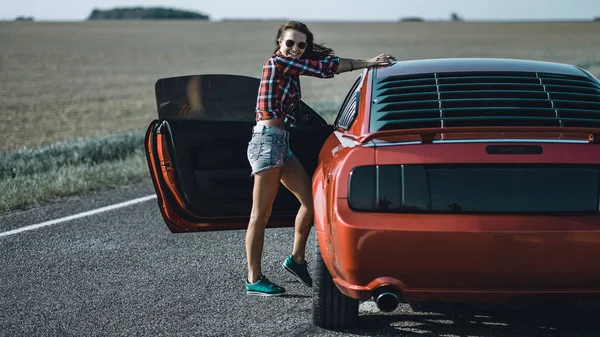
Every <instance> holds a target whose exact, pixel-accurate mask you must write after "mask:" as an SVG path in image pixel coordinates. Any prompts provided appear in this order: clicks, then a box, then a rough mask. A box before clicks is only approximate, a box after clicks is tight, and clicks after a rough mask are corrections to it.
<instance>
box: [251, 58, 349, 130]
mask: <svg viewBox="0 0 600 337" xmlns="http://www.w3.org/2000/svg"><path fill="white" fill-rule="evenodd" d="M339 64H340V58H339V57H336V56H328V57H326V58H324V59H322V60H319V61H314V60H308V59H296V58H293V57H287V56H284V55H283V54H282V53H281V51H279V50H278V51H277V52H276V53H275V54H273V55H272V56H271V57H270V58H269V59H268V60H267V62H266V63H265V65H264V66H263V71H262V78H261V81H260V86H259V88H258V98H257V99H256V121H259V120H266V119H273V118H285V117H288V118H290V119H292V120H293V119H294V113H295V109H296V108H297V107H298V105H299V103H300V98H301V96H302V93H301V90H300V75H306V76H313V77H321V78H332V77H333V75H334V74H335V71H336V70H337V68H338V65H339Z"/></svg>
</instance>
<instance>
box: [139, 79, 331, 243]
mask: <svg viewBox="0 0 600 337" xmlns="http://www.w3.org/2000/svg"><path fill="white" fill-rule="evenodd" d="M259 82H260V80H259V79H258V78H253V77H246V76H237V75H197V76H183V77H173V78H165V79H160V80H158V81H157V82H156V86H155V91H156V103H157V108H158V119H156V120H154V121H152V122H151V123H150V125H149V127H148V130H147V131H146V137H145V141H144V146H145V148H146V157H147V160H148V167H149V169H150V174H151V177H152V181H153V183H154V188H155V190H156V194H157V196H158V205H159V207H160V211H161V213H162V215H163V218H164V220H165V223H166V224H167V226H168V228H169V230H170V231H171V232H174V233H178V232H189V231H206V230H225V229H242V228H246V226H247V224H248V220H249V216H250V210H251V207H252V186H253V183H254V179H253V178H252V177H251V176H250V173H251V168H250V164H249V163H248V160H247V157H246V151H247V147H248V142H249V141H250V138H251V136H252V127H253V126H254V125H255V124H256V123H255V121H254V116H255V115H254V109H255V105H256V95H257V94H258V86H259ZM288 131H289V132H290V147H291V149H292V152H293V153H294V155H295V156H296V157H297V158H298V160H299V161H300V163H302V165H303V166H304V168H305V169H306V171H307V172H308V174H309V176H312V175H313V173H314V171H315V169H316V166H317V159H318V154H319V151H320V149H321V147H322V145H323V143H324V142H325V140H326V138H327V137H328V136H329V135H330V134H331V133H332V131H333V129H332V126H331V125H327V123H326V122H325V120H324V119H323V118H322V117H320V116H319V115H318V114H316V113H315V111H313V110H312V109H311V108H310V107H308V106H307V105H306V104H304V103H301V106H300V109H299V111H298V114H297V116H296V124H295V125H293V126H289V127H288ZM299 207H300V204H299V202H298V201H297V200H296V198H295V197H294V195H293V194H291V193H290V192H289V191H288V190H287V189H286V188H285V187H283V185H280V190H279V193H278V195H277V198H276V199H275V203H274V205H273V212H272V215H271V220H270V221H269V223H268V224H267V226H268V227H282V226H290V227H292V226H293V225H294V218H295V215H296V212H297V211H298V208H299Z"/></svg>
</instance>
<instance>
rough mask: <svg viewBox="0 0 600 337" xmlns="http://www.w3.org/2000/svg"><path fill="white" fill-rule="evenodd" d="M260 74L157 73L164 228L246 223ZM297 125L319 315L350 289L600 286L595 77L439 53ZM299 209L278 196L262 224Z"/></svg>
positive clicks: (331, 320) (354, 310) (421, 293)
mask: <svg viewBox="0 0 600 337" xmlns="http://www.w3.org/2000/svg"><path fill="white" fill-rule="evenodd" d="M258 84H259V79H258V78H252V77H244V76H233V75H200V76H186V77H175V78H166V79H160V80H159V81H158V82H157V83H156V99H157V107H158V119H156V120H155V121H153V122H152V123H151V124H150V126H149V128H148V131H147V135H146V139H145V146H146V150H147V158H148V165H149V168H150V172H151V175H152V179H153V182H154V186H155V188H156V192H157V194H158V203H159V207H160V210H161V212H162V214H163V217H164V220H165V223H166V224H167V226H168V228H169V229H170V230H171V231H172V232H193V231H209V230H224V229H243V228H245V226H246V225H247V223H248V216H249V214H250V207H251V201H252V195H251V192H252V183H253V180H252V178H251V177H250V166H249V164H248V162H247V159H246V148H247V145H248V141H249V140H250V136H251V133H250V131H251V129H252V126H253V125H254V114H253V111H254V106H255V102H256V95H257V90H258ZM297 117H298V118H297V121H296V124H295V125H289V127H288V129H289V131H290V142H291V148H292V151H293V152H294V154H295V155H296V156H297V157H298V159H299V160H300V162H301V163H302V164H303V165H304V167H305V168H306V170H307V172H309V174H311V175H312V177H313V178H312V182H313V197H314V201H315V230H316V233H317V245H318V247H317V249H316V257H315V258H314V264H315V269H314V270H313V277H314V283H315V285H314V287H313V290H314V294H313V303H314V310H313V311H314V322H315V323H316V324H317V325H319V326H321V327H326V328H343V327H346V326H349V325H351V324H352V323H354V322H355V321H356V318H357V316H358V303H359V301H360V300H367V299H370V298H373V299H374V300H375V302H376V303H377V305H378V307H379V308H380V309H381V310H384V311H390V310H394V308H396V306H397V303H398V302H400V301H402V302H408V303H415V302H440V301H441V302H444V301H447V302H489V301H502V302H513V301H521V300H529V301H546V300H558V299H598V298H600V296H599V295H600V213H599V212H600V192H599V191H600V145H598V143H600V81H598V79H597V78H595V77H594V76H592V75H591V74H590V73H589V72H587V71H585V70H584V69H582V68H580V67H577V66H573V65H567V64H558V63H549V62H539V61H528V60H510V59H435V60H417V61H404V62H399V63H397V64H395V65H393V66H390V67H386V68H370V69H366V70H364V71H363V72H362V73H361V74H360V76H358V78H357V79H356V81H355V83H354V84H353V85H352V87H351V88H350V90H349V91H348V94H347V97H346V99H345V100H344V102H343V103H342V105H341V107H340V109H339V113H338V115H337V118H336V119H335V122H334V123H333V125H329V124H328V123H326V121H325V120H324V119H323V118H321V117H320V116H319V115H318V114H317V113H315V111H313V110H312V109H311V108H310V107H308V106H307V105H306V104H304V103H303V104H302V106H301V107H300V109H299V116H297ZM298 206H299V204H298V203H297V201H296V199H295V198H294V197H293V195H292V194H291V193H289V192H288V191H287V190H286V189H285V188H282V189H281V190H280V192H279V195H278V197H277V200H276V202H275V205H274V209H273V216H272V219H271V222H270V223H269V226H271V227H273V226H287V225H292V224H293V221H291V220H293V218H294V216H295V211H296V210H297V208H298Z"/></svg>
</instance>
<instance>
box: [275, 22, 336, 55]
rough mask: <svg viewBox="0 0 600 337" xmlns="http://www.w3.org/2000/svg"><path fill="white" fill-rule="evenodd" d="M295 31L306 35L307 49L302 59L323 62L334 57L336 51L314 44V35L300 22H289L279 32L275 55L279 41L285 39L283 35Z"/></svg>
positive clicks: (276, 39)
mask: <svg viewBox="0 0 600 337" xmlns="http://www.w3.org/2000/svg"><path fill="white" fill-rule="evenodd" d="M288 29H291V30H295V31H298V32H300V33H303V34H304V35H306V44H307V46H306V49H305V50H304V54H302V58H305V59H309V60H321V59H323V58H325V57H326V56H334V55H335V51H334V50H333V49H331V48H327V47H325V46H324V45H322V44H317V43H314V41H313V33H312V32H311V31H310V30H309V29H308V27H307V26H306V25H305V24H304V23H302V22H300V21H288V22H286V23H285V24H284V25H282V26H281V27H279V30H278V31H277V37H276V38H275V46H276V47H275V50H274V51H273V53H275V52H277V50H278V49H279V41H280V40H281V38H282V37H283V33H284V32H285V31H286V30H288Z"/></svg>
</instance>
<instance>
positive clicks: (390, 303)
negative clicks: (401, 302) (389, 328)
mask: <svg viewBox="0 0 600 337" xmlns="http://www.w3.org/2000/svg"><path fill="white" fill-rule="evenodd" d="M396 293H397V292H396V290H395V289H394V288H392V287H383V288H381V289H377V291H376V292H375V293H374V296H373V298H374V299H375V304H377V308H379V310H381V311H383V312H392V311H394V310H396V308H397V307H398V295H397V294H396Z"/></svg>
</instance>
